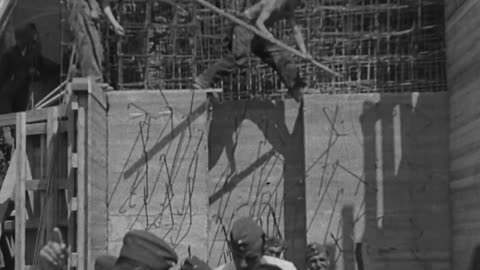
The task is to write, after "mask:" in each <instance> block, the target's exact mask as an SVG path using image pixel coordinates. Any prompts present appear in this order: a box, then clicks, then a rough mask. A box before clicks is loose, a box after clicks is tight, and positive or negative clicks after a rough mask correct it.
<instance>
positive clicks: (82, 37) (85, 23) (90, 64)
mask: <svg viewBox="0 0 480 270" xmlns="http://www.w3.org/2000/svg"><path fill="white" fill-rule="evenodd" d="M74 32H75V39H76V44H77V58H78V62H79V64H80V73H81V75H82V76H83V77H88V76H92V77H94V79H95V80H96V81H100V82H101V81H103V73H102V61H103V47H102V42H101V36H100V31H99V29H98V25H97V24H96V23H95V22H93V21H92V20H91V19H90V18H88V16H86V15H84V14H83V13H80V14H78V15H77V16H76V21H75V26H74Z"/></svg>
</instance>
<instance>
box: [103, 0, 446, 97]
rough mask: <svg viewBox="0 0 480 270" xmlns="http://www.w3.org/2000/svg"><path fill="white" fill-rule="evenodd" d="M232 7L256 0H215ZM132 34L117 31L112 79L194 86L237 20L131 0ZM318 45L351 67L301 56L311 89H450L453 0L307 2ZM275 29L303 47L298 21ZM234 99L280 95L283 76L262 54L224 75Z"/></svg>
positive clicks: (190, 5) (304, 12) (314, 48)
mask: <svg viewBox="0 0 480 270" xmlns="http://www.w3.org/2000/svg"><path fill="white" fill-rule="evenodd" d="M210 2H212V4H215V5H216V6H217V7H220V8H222V9H224V10H227V11H233V10H243V9H245V8H246V7H247V6H248V5H250V4H252V1H245V0H217V1H210ZM116 10H117V11H118V16H119V18H120V21H121V23H122V25H123V26H124V27H125V29H126V31H127V36H126V37H125V38H123V39H121V40H120V41H119V40H118V39H116V38H114V37H113V35H111V33H110V34H109V35H107V36H108V38H107V42H106V44H107V51H108V52H110V53H109V61H108V67H109V75H108V76H109V80H110V82H111V83H112V84H114V85H116V86H117V88H118V89H122V90H123V89H187V88H190V87H191V82H192V79H193V77H195V76H196V75H197V74H198V73H199V72H202V71H203V70H205V69H206V68H207V67H208V65H211V64H213V63H214V62H215V61H216V60H218V59H219V58H221V57H222V55H224V53H225V47H226V37H227V35H228V32H229V31H228V30H229V29H230V27H231V25H232V24H231V23H230V22H229V21H227V20H226V19H224V18H223V17H220V16H218V15H216V14H215V13H213V12H212V11H210V10H207V9H204V8H203V7H201V6H199V5H197V4H195V2H194V1H190V0H188V1H185V0H182V1H167V0H165V1H139V0H136V1H121V2H118V3H117V6H116ZM296 13H297V18H298V21H299V22H300V23H301V25H302V26H303V28H304V35H305V38H306V44H307V47H308V50H309V52H311V54H312V55H313V56H314V57H315V58H316V59H318V60H319V61H320V62H322V63H323V64H325V65H327V66H328V67H330V68H333V69H335V70H336V71H338V72H340V73H342V74H344V75H345V76H344V77H343V78H340V79H339V78H336V79H335V78H332V77H331V76H329V75H328V74H326V73H325V72H323V71H322V70H320V69H319V68H317V67H315V66H313V65H312V64H309V63H306V62H304V61H301V60H300V59H298V66H299V67H300V70H301V74H302V77H304V78H305V79H306V81H307V83H308V87H309V88H313V89H315V91H318V92H321V93H332V94H340V93H369V92H436V91H445V90H446V76H445V42H444V20H443V1H439V0H437V1H425V0H418V1H406V0H357V1H353V0H307V1H304V2H303V5H302V6H301V7H300V8H299V9H298V10H297V11H296ZM272 33H273V34H274V35H275V36H276V37H277V38H279V39H280V40H282V41H284V42H285V43H287V44H289V45H291V46H294V45H295V42H294V40H293V35H292V32H291V29H290V27H288V26H287V24H286V23H285V22H279V23H277V25H276V26H275V27H274V29H272ZM215 86H216V87H222V88H223V89H224V92H225V94H226V95H227V96H230V97H231V98H245V97H251V96H254V95H270V94H272V93H274V92H276V89H280V88H282V87H283V86H282V84H281V82H280V80H279V78H278V77H277V75H276V74H275V72H274V71H273V70H272V69H271V68H270V67H268V66H267V65H266V64H264V63H262V62H261V61H260V59H258V58H256V57H254V56H252V57H251V58H250V60H249V63H248V66H247V68H245V69H241V70H239V71H238V72H236V73H234V74H232V75H231V76H229V77H227V78H225V79H224V80H223V81H222V82H219V83H218V84H217V85H215Z"/></svg>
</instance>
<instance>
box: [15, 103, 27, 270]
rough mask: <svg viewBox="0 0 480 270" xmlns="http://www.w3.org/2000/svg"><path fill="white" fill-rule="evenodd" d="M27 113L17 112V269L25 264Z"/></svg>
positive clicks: (20, 269) (19, 269) (21, 268)
mask: <svg viewBox="0 0 480 270" xmlns="http://www.w3.org/2000/svg"><path fill="white" fill-rule="evenodd" d="M26 126H27V114H26V113H25V112H21V113H18V114H17V125H16V132H17V135H16V142H17V149H16V152H17V180H16V183H15V270H23V267H24V265H25V218H26V217H25V203H26V200H25V196H26V192H25V177H26V174H25V164H26V159H27V156H26V149H25V147H26V145H27V130H26V129H27V127H26Z"/></svg>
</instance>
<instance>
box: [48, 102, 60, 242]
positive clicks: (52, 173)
mask: <svg viewBox="0 0 480 270" xmlns="http://www.w3.org/2000/svg"><path fill="white" fill-rule="evenodd" d="M57 132H58V109H57V108H56V107H53V108H51V109H49V110H48V116H47V149H48V153H47V181H51V185H52V186H51V190H52V191H53V193H51V195H50V196H48V197H47V198H46V199H47V209H48V211H47V220H46V229H47V239H52V233H53V228H54V227H55V226H56V223H57V215H58V211H57V206H58V188H57V187H58V179H57V175H56V167H57V166H58V164H56V163H57V162H58V161H57V160H55V159H56V158H58V157H57V156H56V152H57V151H58V150H57V147H56V142H55V140H58V138H57V136H56V135H57ZM47 193H48V190H47Z"/></svg>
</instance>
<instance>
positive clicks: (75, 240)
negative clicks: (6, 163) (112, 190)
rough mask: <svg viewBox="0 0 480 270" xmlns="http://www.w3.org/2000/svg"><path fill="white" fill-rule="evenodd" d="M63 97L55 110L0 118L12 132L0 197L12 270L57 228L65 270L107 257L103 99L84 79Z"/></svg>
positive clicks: (28, 263)
mask: <svg viewBox="0 0 480 270" xmlns="http://www.w3.org/2000/svg"><path fill="white" fill-rule="evenodd" d="M68 93H69V98H68V101H67V102H64V103H63V104H61V105H58V106H55V107H50V108H45V109H39V110H33V111H28V112H21V113H16V114H7V115H1V116H0V126H1V127H6V126H9V127H11V128H14V130H15V134H16V147H15V150H13V151H12V159H11V163H10V167H9V172H8V173H7V176H6V177H5V180H4V183H3V186H2V192H0V193H1V194H0V197H1V201H0V202H1V203H2V204H1V205H0V207H2V208H1V210H2V211H3V212H1V213H2V214H3V224H2V228H3V231H2V233H3V234H4V236H6V238H7V239H10V238H14V239H15V240H14V248H11V252H12V255H13V254H15V257H14V261H15V262H14V264H15V270H24V269H31V268H32V266H33V268H35V265H37V264H38V255H39V251H40V249H41V247H42V246H44V245H45V244H46V243H47V241H48V240H50V239H52V233H53V228H54V227H56V226H57V227H59V228H60V229H61V231H62V233H63V234H64V239H66V244H67V246H68V249H69V252H70V256H69V264H68V268H69V269H77V270H82V269H93V261H94V260H93V259H92V257H93V254H95V255H99V254H105V253H106V247H107V243H106V237H107V233H106V230H107V229H106V228H107V208H106V187H107V180H106V152H107V144H106V142H107V138H106V136H107V132H106V130H107V128H106V124H105V123H106V117H107V113H106V108H107V103H106V97H105V94H104V93H103V91H102V90H101V89H100V87H99V86H98V85H97V84H96V83H94V82H93V81H91V80H90V79H86V78H76V79H73V80H72V82H71V83H69V85H68ZM2 196H3V197H2ZM93 205H94V206H95V207H91V206H93ZM13 206H14V207H13ZM12 210H14V212H13V214H12ZM13 216H14V217H13ZM93 220H94V221H95V222H92V221H93Z"/></svg>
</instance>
